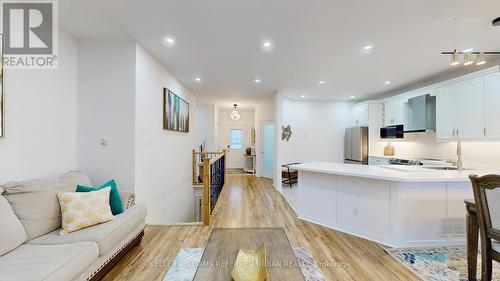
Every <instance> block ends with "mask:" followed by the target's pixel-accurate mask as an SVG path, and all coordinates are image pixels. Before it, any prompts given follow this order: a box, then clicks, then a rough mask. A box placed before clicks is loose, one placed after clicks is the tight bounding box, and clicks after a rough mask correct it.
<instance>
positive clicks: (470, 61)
mask: <svg viewBox="0 0 500 281" xmlns="http://www.w3.org/2000/svg"><path fill="white" fill-rule="evenodd" d="M473 63H474V60H473V59H472V54H471V53H470V52H468V53H465V54H464V65H471V64H473Z"/></svg>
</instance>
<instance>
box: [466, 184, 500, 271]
mask: <svg viewBox="0 0 500 281" xmlns="http://www.w3.org/2000/svg"><path fill="white" fill-rule="evenodd" d="M469 178H470V180H471V182H472V190H473V191H474V200H475V204H476V207H477V213H478V220H479V233H480V237H481V264H482V266H481V280H483V281H485V280H487V281H490V280H491V275H492V261H493V260H495V261H497V262H500V244H499V243H500V175H486V176H483V177H478V176H475V175H471V176H469Z"/></svg>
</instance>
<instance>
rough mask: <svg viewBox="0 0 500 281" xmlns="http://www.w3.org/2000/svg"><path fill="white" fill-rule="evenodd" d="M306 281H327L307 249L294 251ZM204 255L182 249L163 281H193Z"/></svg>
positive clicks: (199, 252) (195, 249)
mask: <svg viewBox="0 0 500 281" xmlns="http://www.w3.org/2000/svg"><path fill="white" fill-rule="evenodd" d="M293 252H294V253H295V256H296V257H297V262H298V264H299V267H300V270H301V271H302V274H303V275H304V278H305V280H306V281H325V277H324V276H323V273H321V270H320V269H319V267H318V265H317V264H316V261H315V260H314V258H313V257H312V256H311V254H310V253H309V251H308V250H307V249H306V248H301V247H297V248H294V249H293ZM202 255H203V248H182V249H180V251H179V253H177V256H176V257H175V260H174V262H173V263H172V264H171V267H170V270H169V271H168V272H167V274H166V275H165V277H164V278H163V281H192V280H193V279H194V275H195V273H196V269H197V268H198V263H199V262H200V260H201V256H202Z"/></svg>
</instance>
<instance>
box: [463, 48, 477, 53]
mask: <svg viewBox="0 0 500 281" xmlns="http://www.w3.org/2000/svg"><path fill="white" fill-rule="evenodd" d="M472 51H474V48H467V49H464V50H463V51H462V52H463V53H470V52H472Z"/></svg>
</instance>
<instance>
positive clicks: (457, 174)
mask: <svg viewBox="0 0 500 281" xmlns="http://www.w3.org/2000/svg"><path fill="white" fill-rule="evenodd" d="M293 167H294V168H295V169H297V170H299V171H307V172H316V173H324V174H333V175H342V176H353V177H362V178H372V179H379V180H387V181H394V182H468V181H469V175H471V174H474V175H480V176H481V175H486V174H500V170H493V169H492V170H483V169H481V170H476V169H474V170H462V171H446V170H445V171H443V170H430V169H425V168H422V169H421V171H420V170H415V169H414V170H413V171H398V170H393V169H389V168H384V167H381V166H371V165H356V164H344V163H332V162H307V163H303V164H299V165H294V166H293Z"/></svg>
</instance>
